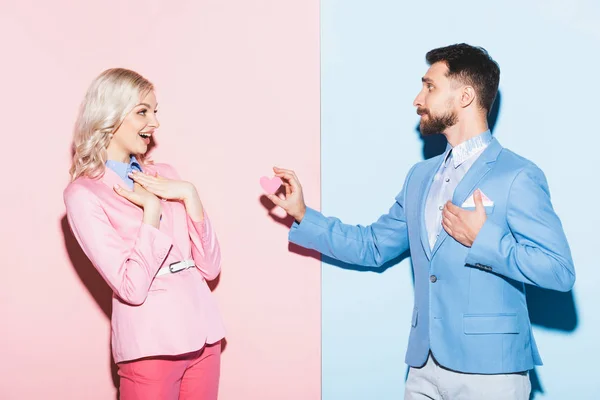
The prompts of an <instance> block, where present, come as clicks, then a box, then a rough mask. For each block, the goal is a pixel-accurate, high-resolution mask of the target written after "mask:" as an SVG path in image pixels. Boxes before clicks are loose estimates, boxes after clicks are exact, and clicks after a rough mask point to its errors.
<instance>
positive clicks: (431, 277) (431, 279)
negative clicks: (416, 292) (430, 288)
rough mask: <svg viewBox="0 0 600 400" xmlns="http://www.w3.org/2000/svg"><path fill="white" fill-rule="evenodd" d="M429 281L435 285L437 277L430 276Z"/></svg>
mask: <svg viewBox="0 0 600 400" xmlns="http://www.w3.org/2000/svg"><path fill="white" fill-rule="evenodd" d="M429 280H430V281H431V283H436V282H437V276H435V275H431V276H430V277H429Z"/></svg>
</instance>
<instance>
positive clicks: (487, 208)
mask: <svg viewBox="0 0 600 400" xmlns="http://www.w3.org/2000/svg"><path fill="white" fill-rule="evenodd" d="M494 206H495V205H493V206H483V208H485V213H486V214H488V215H489V214H492V213H493V212H494ZM461 208H462V209H463V210H467V211H475V207H461Z"/></svg>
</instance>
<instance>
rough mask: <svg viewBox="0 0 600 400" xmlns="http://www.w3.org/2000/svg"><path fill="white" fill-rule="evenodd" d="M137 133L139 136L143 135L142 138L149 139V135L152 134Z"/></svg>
mask: <svg viewBox="0 0 600 400" xmlns="http://www.w3.org/2000/svg"><path fill="white" fill-rule="evenodd" d="M139 135H140V136H141V137H143V138H144V139H150V136H152V135H151V134H149V133H140V134H139Z"/></svg>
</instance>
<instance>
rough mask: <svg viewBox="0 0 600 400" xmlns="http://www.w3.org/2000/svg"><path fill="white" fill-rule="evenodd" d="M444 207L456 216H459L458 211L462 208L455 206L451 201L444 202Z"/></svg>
mask: <svg viewBox="0 0 600 400" xmlns="http://www.w3.org/2000/svg"><path fill="white" fill-rule="evenodd" d="M444 208H445V209H446V210H448V212H449V213H451V214H453V215H455V216H457V217H458V216H460V213H461V212H462V211H463V210H462V208H460V207H458V206H455V205H454V204H452V202H451V201H448V202H446V206H445V207H444Z"/></svg>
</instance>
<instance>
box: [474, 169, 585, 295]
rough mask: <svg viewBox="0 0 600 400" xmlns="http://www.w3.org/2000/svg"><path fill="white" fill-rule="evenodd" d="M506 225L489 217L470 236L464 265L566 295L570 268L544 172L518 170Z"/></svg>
mask: <svg viewBox="0 0 600 400" xmlns="http://www.w3.org/2000/svg"><path fill="white" fill-rule="evenodd" d="M507 221H508V227H506V228H504V227H501V226H499V225H498V224H496V223H494V222H493V221H491V220H490V219H488V220H487V221H486V222H485V224H484V225H483V228H482V229H481V231H480V232H479V234H478V235H477V237H476V238H475V241H474V242H473V245H472V246H471V249H470V250H469V253H468V255H467V259H466V264H467V265H468V266H470V267H476V268H480V269H484V270H488V271H490V272H494V273H497V274H500V275H504V276H506V277H508V278H511V279H514V280H517V281H520V282H525V283H528V284H532V285H536V286H539V287H542V288H546V289H553V290H560V291H565V292H566V291H569V290H571V288H572V287H573V285H574V283H575V268H574V266H573V259H572V258H571V251H570V249H569V244H568V243H567V238H566V236H565V233H564V231H563V227H562V224H561V222H560V219H559V218H558V216H557V215H556V213H555V212H554V209H553V207H552V203H551V201H550V192H549V189H548V183H547V182H546V177H545V176H544V173H543V172H542V171H541V170H540V169H539V168H537V167H536V166H528V167H525V168H524V169H523V170H521V171H520V172H519V173H518V175H517V176H516V178H515V179H514V181H513V184H512V186H511V189H510V192H509V196H508V205H507Z"/></svg>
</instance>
